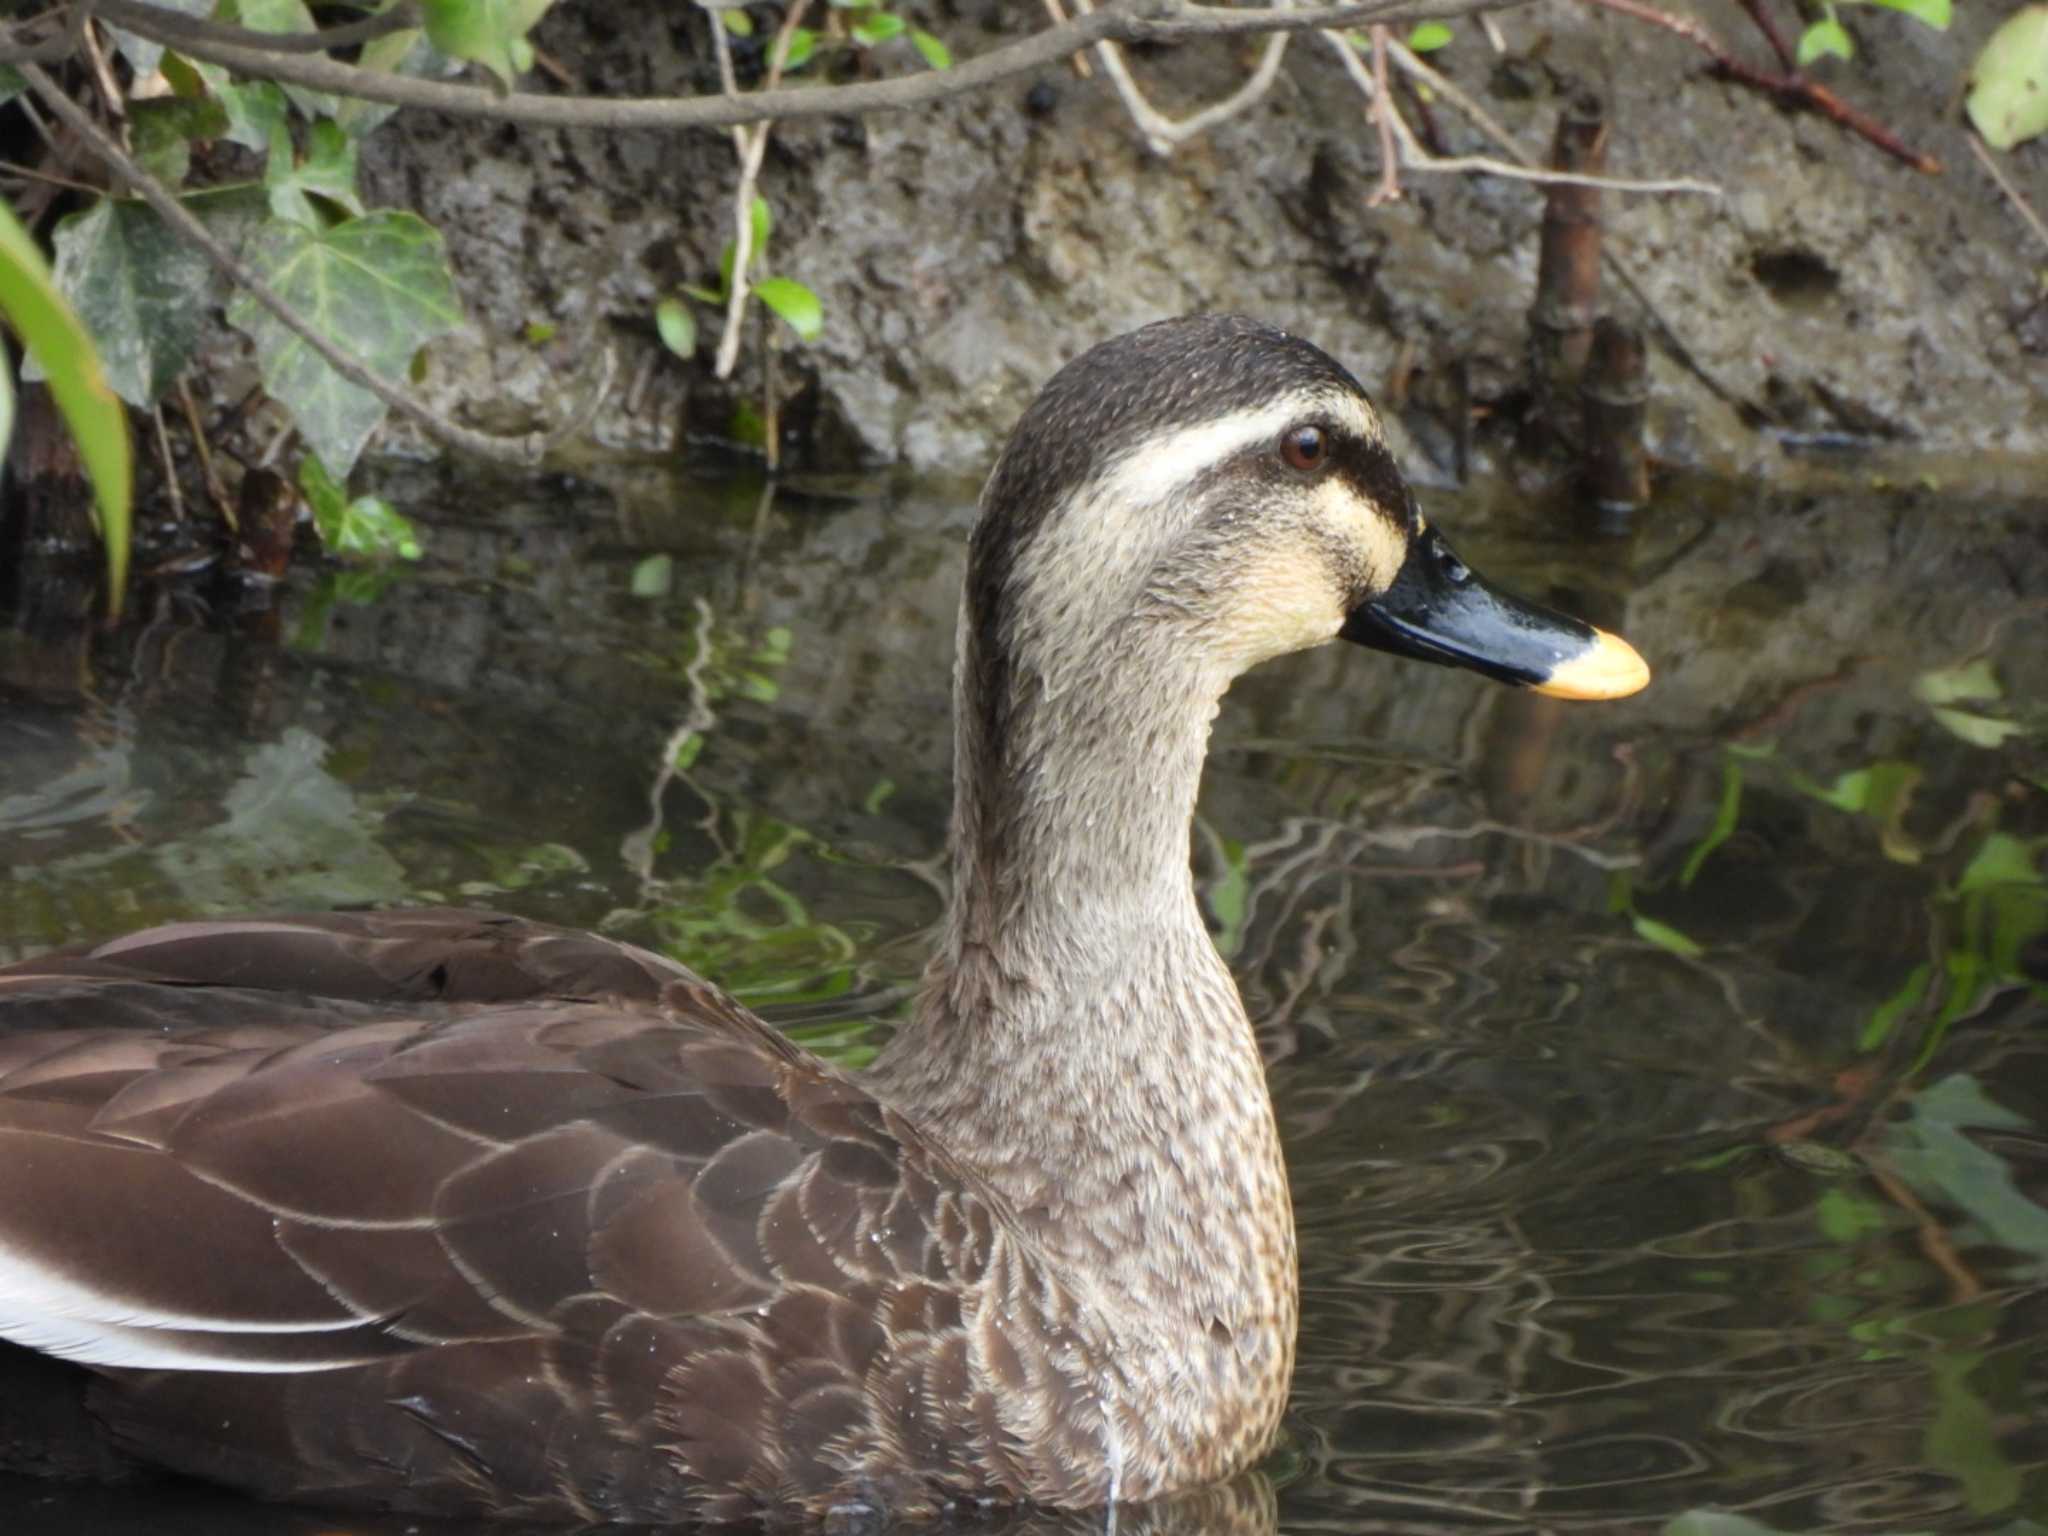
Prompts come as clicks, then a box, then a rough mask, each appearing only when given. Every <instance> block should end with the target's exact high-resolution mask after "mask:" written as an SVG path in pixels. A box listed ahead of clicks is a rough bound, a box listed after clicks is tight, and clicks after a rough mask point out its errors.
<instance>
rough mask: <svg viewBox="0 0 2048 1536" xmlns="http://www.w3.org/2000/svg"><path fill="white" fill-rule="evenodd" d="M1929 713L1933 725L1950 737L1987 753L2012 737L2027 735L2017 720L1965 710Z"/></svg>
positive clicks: (1942, 710)
mask: <svg viewBox="0 0 2048 1536" xmlns="http://www.w3.org/2000/svg"><path fill="white" fill-rule="evenodd" d="M1931 713H1932V714H1933V716H1934V720H1935V723H1936V724H1937V725H1939V726H1940V727H1941V728H1942V729H1943V730H1945V731H1947V732H1948V733H1949V734H1950V735H1951V736H1954V737H1956V738H1958V739H1959V740H1962V741H1967V742H1968V743H1969V744H1970V745H1971V746H1973V747H1982V748H1984V749H1985V750H1986V751H1987V752H1995V751H1997V750H1998V749H1999V748H2000V747H2002V746H2004V745H2005V744H2006V742H2008V741H2010V740H2011V739H2012V738H2013V737H2015V736H2024V735H2026V734H2027V728H2026V727H2025V726H2024V725H2021V724H2020V723H2019V722H2018V721H2017V720H2003V719H2000V718H1999V717H1998V716H1996V715H1979V714H1974V713H1972V712H1971V711H1969V710H1967V709H1936V710H1933V711H1931Z"/></svg>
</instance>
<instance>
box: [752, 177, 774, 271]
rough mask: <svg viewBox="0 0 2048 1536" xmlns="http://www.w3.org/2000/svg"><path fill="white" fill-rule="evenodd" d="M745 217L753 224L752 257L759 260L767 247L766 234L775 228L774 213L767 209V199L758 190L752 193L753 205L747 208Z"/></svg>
mask: <svg viewBox="0 0 2048 1536" xmlns="http://www.w3.org/2000/svg"><path fill="white" fill-rule="evenodd" d="M747 219H748V222H749V223H751V224H752V225H753V239H754V259H755V260H756V261H759V260H760V259H761V257H762V255H763V254H764V253H765V252H766V251H767V249H768V236H769V233H770V232H771V231H772V230H773V229H774V228H775V215H774V214H773V213H772V212H771V211H770V210H769V207H768V199H767V198H765V197H763V196H761V195H760V193H758V192H757V193H755V194H754V203H753V206H752V207H750V208H749V209H748V210H747Z"/></svg>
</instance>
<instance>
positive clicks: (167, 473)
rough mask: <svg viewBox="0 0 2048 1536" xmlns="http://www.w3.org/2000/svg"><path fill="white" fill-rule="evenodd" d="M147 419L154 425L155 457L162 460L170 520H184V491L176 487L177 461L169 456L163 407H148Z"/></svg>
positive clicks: (169, 445)
mask: <svg viewBox="0 0 2048 1536" xmlns="http://www.w3.org/2000/svg"><path fill="white" fill-rule="evenodd" d="M149 419H150V421H151V423H152V424H154V426H155V427H156V451H157V457H159V458H160V459H162V460H163V465H164V490H165V491H166V492H167V493H169V495H170V498H171V521H172V522H175V523H182V522H183V521H185V493H184V492H183V491H181V490H179V489H178V461H177V460H176V459H174V458H173V457H171V434H170V433H169V432H167V431H165V430H164V408H163V407H162V406H161V405H155V406H151V407H150V411H149Z"/></svg>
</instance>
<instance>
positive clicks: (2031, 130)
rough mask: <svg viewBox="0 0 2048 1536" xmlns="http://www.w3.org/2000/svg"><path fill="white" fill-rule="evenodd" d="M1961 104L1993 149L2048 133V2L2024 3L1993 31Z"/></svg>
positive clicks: (1978, 57)
mask: <svg viewBox="0 0 2048 1536" xmlns="http://www.w3.org/2000/svg"><path fill="white" fill-rule="evenodd" d="M1963 107H1964V110H1965V111H1967V112H1968V113H1969V114H1970V122H1971V124H1972V125H1974V126H1975V128H1976V130H1977V132H1978V133H1980V134H1981V135H1983V138H1984V142H1985V143H1986V144H1989V145H1990V146H1991V147H1992V148H1993V149H2011V148H2012V147H2013V145H2015V144H2018V143H2019V142H2021V141H2022V140H2024V139H2031V138H2035V137H2038V136H2039V135H2040V134H2043V133H2048V5H2030V6H2027V7H2025V8H2024V9H2023V10H2021V11H2020V12H2019V13H2018V14H2016V15H2014V16H2010V17H2008V18H2007V19H2006V21H2005V24H2004V25H2003V26H2001V27H2000V28H1999V29H1998V30H1997V31H1996V32H1994V33H1992V34H1991V39H1990V41H1989V42H1987V43H1985V45H1984V51H1983V52H1982V53H1980V54H1978V55H1977V62H1976V63H1975V64H1972V65H1971V66H1970V94H1969V95H1968V96H1967V97H1965V98H1964V100H1963Z"/></svg>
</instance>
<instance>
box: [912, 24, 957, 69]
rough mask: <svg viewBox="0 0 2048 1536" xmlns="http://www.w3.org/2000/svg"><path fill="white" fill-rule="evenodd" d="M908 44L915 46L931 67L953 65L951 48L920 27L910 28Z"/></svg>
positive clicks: (944, 67) (947, 67)
mask: <svg viewBox="0 0 2048 1536" xmlns="http://www.w3.org/2000/svg"><path fill="white" fill-rule="evenodd" d="M910 46H911V47H913V48H915V49H916V50H917V51H918V53H919V54H920V55H922V57H923V58H924V61H925V63H926V64H928V65H930V66H931V67H932V68H933V69H951V68H952V67H953V50H952V49H950V48H948V47H947V46H946V45H945V44H944V43H942V42H940V41H939V40H938V39H937V38H936V37H933V36H932V35H931V33H929V32H927V31H925V30H924V29H923V28H921V27H912V28H911V29H910Z"/></svg>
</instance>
